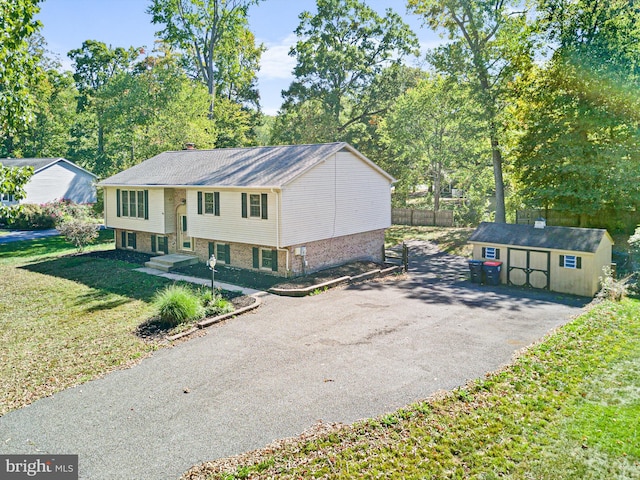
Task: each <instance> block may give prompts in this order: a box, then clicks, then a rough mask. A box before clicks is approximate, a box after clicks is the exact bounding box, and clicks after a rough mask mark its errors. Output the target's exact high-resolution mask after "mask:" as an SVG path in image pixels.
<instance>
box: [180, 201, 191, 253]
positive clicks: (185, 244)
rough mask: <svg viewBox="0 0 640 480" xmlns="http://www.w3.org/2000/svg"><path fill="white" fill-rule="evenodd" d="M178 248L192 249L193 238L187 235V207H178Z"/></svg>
mask: <svg viewBox="0 0 640 480" xmlns="http://www.w3.org/2000/svg"><path fill="white" fill-rule="evenodd" d="M177 217H178V250H189V251H192V250H193V239H192V238H191V236H189V225H188V223H187V207H186V206H184V205H180V206H179V207H178V215H177Z"/></svg>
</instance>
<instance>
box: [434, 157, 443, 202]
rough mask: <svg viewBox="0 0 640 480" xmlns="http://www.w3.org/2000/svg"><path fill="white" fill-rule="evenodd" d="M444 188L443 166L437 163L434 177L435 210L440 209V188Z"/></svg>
mask: <svg viewBox="0 0 640 480" xmlns="http://www.w3.org/2000/svg"><path fill="white" fill-rule="evenodd" d="M441 188H442V167H441V166H440V165H439V164H438V165H436V174H435V175H434V178H433V210H434V212H437V211H438V210H440V190H441Z"/></svg>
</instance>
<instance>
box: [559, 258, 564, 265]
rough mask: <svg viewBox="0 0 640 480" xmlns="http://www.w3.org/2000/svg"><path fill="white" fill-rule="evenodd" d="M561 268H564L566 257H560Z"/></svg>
mask: <svg viewBox="0 0 640 480" xmlns="http://www.w3.org/2000/svg"><path fill="white" fill-rule="evenodd" d="M560 266H561V267H564V255H560Z"/></svg>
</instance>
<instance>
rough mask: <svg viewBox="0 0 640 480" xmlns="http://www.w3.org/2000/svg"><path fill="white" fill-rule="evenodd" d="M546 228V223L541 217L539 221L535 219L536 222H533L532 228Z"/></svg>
mask: <svg viewBox="0 0 640 480" xmlns="http://www.w3.org/2000/svg"><path fill="white" fill-rule="evenodd" d="M546 226H547V221H546V220H545V219H544V218H542V217H540V218H539V219H537V220H536V221H535V223H534V224H533V228H540V229H542V228H544V227H546Z"/></svg>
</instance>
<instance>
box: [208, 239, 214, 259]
mask: <svg viewBox="0 0 640 480" xmlns="http://www.w3.org/2000/svg"><path fill="white" fill-rule="evenodd" d="M211 255H213V242H209V258H211Z"/></svg>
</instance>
